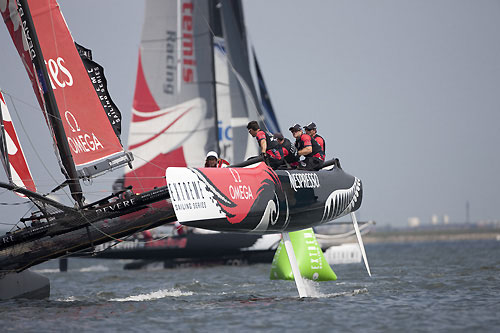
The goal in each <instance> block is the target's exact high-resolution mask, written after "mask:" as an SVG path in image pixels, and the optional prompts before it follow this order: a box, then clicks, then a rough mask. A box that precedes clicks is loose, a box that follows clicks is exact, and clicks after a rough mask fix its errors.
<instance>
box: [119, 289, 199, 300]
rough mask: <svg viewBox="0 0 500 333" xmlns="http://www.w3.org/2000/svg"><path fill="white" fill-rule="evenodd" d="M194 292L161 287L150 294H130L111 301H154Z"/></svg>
mask: <svg viewBox="0 0 500 333" xmlns="http://www.w3.org/2000/svg"><path fill="white" fill-rule="evenodd" d="M191 295H193V292H191V291H187V292H184V291H181V290H179V289H160V290H158V291H153V292H150V293H148V294H139V295H134V296H128V297H124V298H112V299H110V301H111V302H144V301H152V300H155V299H162V298H165V297H182V296H191Z"/></svg>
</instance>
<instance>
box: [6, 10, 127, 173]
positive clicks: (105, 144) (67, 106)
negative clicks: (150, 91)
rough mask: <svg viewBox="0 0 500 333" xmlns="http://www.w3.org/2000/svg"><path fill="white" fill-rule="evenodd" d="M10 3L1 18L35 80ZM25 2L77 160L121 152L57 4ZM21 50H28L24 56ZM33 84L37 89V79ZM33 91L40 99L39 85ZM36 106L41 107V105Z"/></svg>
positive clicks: (103, 156) (85, 160)
mask: <svg viewBox="0 0 500 333" xmlns="http://www.w3.org/2000/svg"><path fill="white" fill-rule="evenodd" d="M12 2H13V1H9V6H8V8H9V10H8V12H9V13H7V9H6V10H5V11H3V12H2V15H3V16H4V19H5V17H6V16H9V17H10V19H9V20H6V24H7V27H8V29H9V31H11V36H12V38H13V40H14V43H15V44H16V47H17V49H18V52H19V53H20V55H21V58H22V60H23V62H25V63H28V64H27V65H26V68H27V70H28V75H29V76H30V79H31V80H32V82H36V78H35V77H34V76H33V75H32V73H31V72H30V70H31V71H33V66H32V65H31V59H30V58H29V50H30V48H29V43H30V42H29V41H27V42H26V43H24V44H23V43H22V40H21V43H19V34H20V33H19V30H22V29H21V27H22V26H23V25H22V24H20V25H19V24H18V22H17V20H18V19H19V20H21V21H22V20H23V17H22V16H19V15H18V16H19V17H16V15H15V12H14V8H13V5H11V3H12ZM28 4H29V7H30V11H31V16H32V20H33V23H34V26H35V30H36V34H37V36H38V41H39V43H40V47H41V50H42V54H43V57H44V60H45V64H46V66H47V71H48V75H49V79H50V85H51V87H52V90H53V91H54V95H55V98H56V102H57V106H58V109H59V113H60V116H61V119H62V123H63V126H64V131H65V133H66V137H67V140H68V144H69V147H70V149H71V154H72V156H73V160H74V162H75V164H76V165H77V166H81V165H85V164H88V163H91V162H94V161H97V160H100V159H103V158H106V157H109V156H111V155H114V154H116V153H119V152H122V151H123V149H122V145H121V143H120V141H119V140H118V138H117V136H116V135H115V133H114V130H113V128H112V126H111V124H110V122H109V120H108V118H107V116H106V112H105V111H104V109H103V106H102V104H101V102H100V101H99V98H98V97H97V94H96V92H95V89H94V87H93V86H92V83H91V81H90V78H89V76H88V75H87V71H86V69H85V67H84V65H83V63H82V60H81V58H80V55H79V54H78V52H77V50H76V47H75V44H74V41H73V38H72V36H71V33H70V32H69V30H68V27H67V25H66V22H65V20H64V18H63V16H62V14H61V11H60V9H59V4H58V3H57V1H56V0H28ZM10 25H12V26H10ZM16 27H17V28H16ZM25 44H28V46H27V47H25V46H26V45H25ZM24 49H27V50H28V51H27V52H28V57H27V56H26V51H24ZM28 61H29V62H28ZM33 84H34V86H35V87H37V85H36V83H33ZM35 93H36V94H37V97H39V92H38V88H35ZM38 99H39V101H41V99H40V98H38ZM40 105H41V107H42V108H43V107H44V104H43V103H40Z"/></svg>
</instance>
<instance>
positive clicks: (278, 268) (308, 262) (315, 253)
mask: <svg viewBox="0 0 500 333" xmlns="http://www.w3.org/2000/svg"><path fill="white" fill-rule="evenodd" d="M290 240H291V241H292V245H293V251H294V252H295V257H296V258H297V263H298V265H299V270H300V274H301V275H302V277H304V278H306V279H309V280H313V281H334V280H337V275H335V273H334V272H333V270H332V268H331V267H330V265H329V264H328V262H327V261H326V259H325V256H324V255H323V251H321V247H320V246H319V245H318V242H317V241H316V236H315V235H314V231H313V230H312V228H309V229H304V230H299V231H294V232H290ZM293 279H294V277H293V273H292V267H291V266H290V261H289V260H288V254H287V252H286V249H285V244H284V243H283V240H281V242H280V244H279V246H278V249H277V250H276V253H275V254H274V258H273V262H272V264H271V280H293Z"/></svg>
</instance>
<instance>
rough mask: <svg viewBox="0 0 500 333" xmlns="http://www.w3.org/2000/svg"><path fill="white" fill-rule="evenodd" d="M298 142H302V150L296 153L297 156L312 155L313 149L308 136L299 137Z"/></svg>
mask: <svg viewBox="0 0 500 333" xmlns="http://www.w3.org/2000/svg"><path fill="white" fill-rule="evenodd" d="M300 140H302V141H303V142H304V148H302V149H301V150H299V151H298V152H297V154H298V155H299V156H305V155H309V154H310V153H312V152H313V147H312V143H311V137H310V136H309V135H302V136H301V137H300Z"/></svg>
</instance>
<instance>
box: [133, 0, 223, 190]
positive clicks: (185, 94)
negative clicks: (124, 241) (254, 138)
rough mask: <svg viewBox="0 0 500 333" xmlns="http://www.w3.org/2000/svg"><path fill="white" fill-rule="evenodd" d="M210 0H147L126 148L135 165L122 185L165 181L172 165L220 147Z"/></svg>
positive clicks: (141, 186) (193, 162) (194, 162)
mask: <svg viewBox="0 0 500 333" xmlns="http://www.w3.org/2000/svg"><path fill="white" fill-rule="evenodd" d="M208 6H209V4H208V2H205V1H191V0H179V1H178V0H168V1H163V0H147V1H146V9H145V18H144V25H143V30H142V37H141V45H140V48H139V64H138V70H137V79H136V87H135V94H134V103H133V110H132V122H131V124H130V130H129V139H128V140H129V141H128V148H129V150H130V151H131V152H133V154H134V156H135V160H134V162H133V167H134V170H133V171H131V172H129V173H127V174H126V175H125V186H128V185H133V186H134V190H135V191H144V190H147V189H151V188H153V187H155V186H161V185H164V184H165V179H164V175H165V169H166V168H167V167H170V166H193V167H202V166H203V164H204V160H205V154H206V153H207V152H208V151H211V150H214V151H219V146H218V140H217V139H218V133H217V132H218V131H217V124H216V118H215V112H214V109H215V89H214V86H213V81H214V76H213V75H214V74H213V73H214V70H213V46H212V39H211V34H210V29H209V25H208V21H209V12H208V8H209V7H208Z"/></svg>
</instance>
